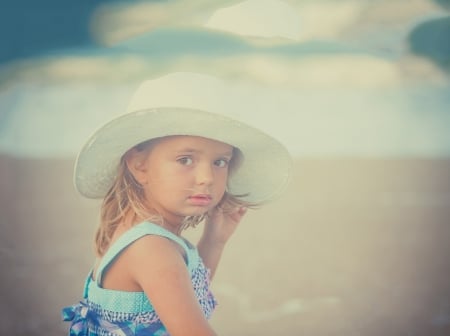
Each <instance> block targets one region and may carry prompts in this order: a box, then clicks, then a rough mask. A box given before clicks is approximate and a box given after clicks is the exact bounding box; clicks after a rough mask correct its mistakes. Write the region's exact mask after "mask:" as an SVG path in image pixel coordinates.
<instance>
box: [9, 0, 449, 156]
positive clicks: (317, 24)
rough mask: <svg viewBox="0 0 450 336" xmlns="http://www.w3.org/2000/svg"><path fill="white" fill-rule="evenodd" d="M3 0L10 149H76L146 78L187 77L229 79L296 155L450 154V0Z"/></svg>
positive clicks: (248, 112)
mask: <svg viewBox="0 0 450 336" xmlns="http://www.w3.org/2000/svg"><path fill="white" fill-rule="evenodd" d="M5 8H6V10H4V11H2V13H1V14H0V22H1V23H0V25H2V26H0V31H1V33H0V34H1V35H0V37H1V39H2V41H5V42H4V45H5V48H1V49H0V153H7V154H10V155H13V156H18V157H23V156H24V157H38V158H53V157H73V156H75V155H76V153H77V151H78V150H79V148H80V147H81V145H82V144H83V142H84V141H85V140H86V137H88V136H89V134H91V133H92V132H93V131H94V130H95V129H96V128H98V126H99V125H101V124H102V123H104V122H106V121H107V120H109V119H110V118H111V117H114V116H117V115H119V114H121V113H124V112H125V110H126V108H127V105H128V102H129V99H130V97H131V95H132V93H133V92H134V90H135V89H136V88H137V87H138V85H139V84H140V83H141V82H142V81H144V80H148V79H151V80H156V81H158V80H159V81H162V82H164V81H167V80H170V81H174V83H175V82H176V81H178V80H180V78H184V80H186V78H188V77H189V78H193V79H189V85H198V86H199V87H210V88H211V87H221V88H226V92H227V93H226V95H227V99H226V100H224V101H222V111H221V113H224V114H228V115H230V116H232V117H235V118H239V119H242V120H244V121H245V122H248V123H250V124H253V125H255V126H257V127H259V128H261V129H263V130H264V131H266V132H268V133H269V134H271V135H273V136H275V137H277V138H278V139H280V141H281V142H283V143H284V144H285V145H286V146H287V147H288V149H289V151H290V152H291V153H292V154H293V155H294V156H296V157H303V156H321V157H323V156H326V157H330V156H333V157H336V156H339V157H342V156H352V157H355V156H356V157H361V156H363V157H448V156H450V132H449V130H450V94H449V93H450V76H449V74H450V45H449V44H450V28H449V27H450V15H449V13H450V12H449V9H450V2H449V1H444V0H440V1H437V0H436V1H433V0H314V1H313V0H296V1H294V0H290V1H288V0H285V1H279V0H247V1H236V0H228V1H225V0H221V1H206V0H193V1H178V0H169V1H161V0H160V1H126V2H123V1H100V0H97V1H77V2H70V3H63V2H61V1H54V0H51V1H50V0H45V1H42V2H40V3H39V5H38V4H35V3H33V2H29V3H28V4H27V6H23V4H21V2H20V1H19V2H15V3H14V4H10V5H6V6H5ZM174 85H175V84H174ZM173 91H176V90H173ZM167 94H168V95H170V98H171V99H173V100H174V101H176V100H177V99H178V98H179V97H178V96H180V94H179V91H177V92H172V91H171V92H167ZM216 96H217V95H216ZM205 99H206V98H205ZM245 107H246V108H245Z"/></svg>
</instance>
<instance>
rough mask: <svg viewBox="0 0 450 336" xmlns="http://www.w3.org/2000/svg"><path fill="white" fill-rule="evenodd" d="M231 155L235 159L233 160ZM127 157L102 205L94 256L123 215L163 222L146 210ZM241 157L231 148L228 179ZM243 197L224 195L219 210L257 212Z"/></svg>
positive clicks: (193, 220) (194, 220) (191, 220)
mask: <svg viewBox="0 0 450 336" xmlns="http://www.w3.org/2000/svg"><path fill="white" fill-rule="evenodd" d="M151 142H152V140H149V141H146V142H143V143H140V144H138V145H136V146H135V147H134V148H137V149H138V150H139V151H141V150H144V149H145V148H147V147H148V145H149V144H150V143H151ZM234 153H236V154H237V155H236V156H235V155H234ZM126 155H127V153H125V154H124V155H123V156H122V158H121V159H120V163H119V166H118V169H117V174H116V178H115V180H114V182H113V184H112V186H111V188H110V189H109V191H108V192H107V194H106V196H105V197H104V199H103V203H102V205H101V210H100V224H99V227H98V229H97V231H96V234H95V252H96V253H97V255H98V256H102V255H104V253H105V252H106V250H107V249H108V247H109V245H110V243H111V239H112V236H113V234H114V231H115V230H116V228H117V227H118V226H119V224H120V223H121V222H122V220H123V219H124V218H125V216H126V215H129V214H132V215H134V216H135V217H137V218H142V219H144V220H146V221H150V222H154V223H157V224H162V223H163V221H164V219H163V218H162V216H161V215H160V214H158V212H157V211H155V210H153V209H148V206H147V205H146V199H145V193H144V189H143V187H142V185H141V184H140V183H139V182H138V181H136V179H135V178H134V176H133V174H132V173H131V172H130V170H129V169H128V166H127V164H126V159H125V157H126ZM241 156H242V154H241V153H240V151H239V149H237V148H233V158H232V159H231V162H230V168H229V176H230V175H231V174H232V173H233V171H234V170H235V169H237V165H238V164H237V160H238V159H237V158H238V157H241ZM244 196H246V195H232V194H231V193H229V192H228V191H225V194H224V195H223V197H222V199H221V201H220V202H219V204H218V206H219V207H220V208H221V209H222V210H223V211H224V212H225V213H226V212H229V211H232V210H233V209H235V208H236V207H247V208H256V207H257V206H258V204H256V203H250V202H246V201H244V200H242V197H244ZM152 210H153V211H152ZM207 216H208V215H207V214H203V215H198V216H188V217H186V218H185V219H184V221H183V225H182V228H181V229H182V230H184V229H187V228H189V227H195V226H197V225H198V224H199V223H200V222H202V221H203V220H204V219H205V218H207Z"/></svg>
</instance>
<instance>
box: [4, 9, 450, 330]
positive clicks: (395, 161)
mask: <svg viewBox="0 0 450 336" xmlns="http://www.w3.org/2000/svg"><path fill="white" fill-rule="evenodd" d="M449 10H450V1H448V0H408V1H407V0H284V1H278V0H248V1H236V0H220V1H205V0H192V1H180V0H166V1H164V0H155V1H113V0H111V1H103V0H93V1H72V2H64V1H56V0H42V1H39V2H32V1H28V2H23V1H17V2H14V3H13V2H10V3H3V4H2V9H1V11H0V39H1V41H2V47H1V48H0V229H1V234H0V268H1V271H0V297H1V300H0V334H1V335H43V334H45V335H64V334H65V333H66V330H67V325H66V324H64V323H63V322H61V321H60V309H61V308H62V307H63V306H66V305H70V304H73V303H75V302H77V301H78V300H79V299H80V298H81V294H82V289H83V288H82V286H83V281H84V278H85V276H86V275H87V273H88V272H89V269H90V267H91V265H92V263H93V258H94V254H93V249H92V236H93V232H94V230H95V228H96V226H97V221H98V206H99V202H97V201H92V200H86V199H83V198H82V197H81V196H79V195H78V194H77V193H76V192H75V191H74V189H73V186H72V167H73V163H74V159H75V156H76V153H77V151H78V150H79V148H80V146H81V145H82V144H83V142H84V141H85V139H86V137H87V136H88V135H89V134H91V133H92V132H93V131H94V130H95V129H96V128H97V127H98V126H99V125H100V124H101V123H103V122H104V121H106V120H108V119H110V118H111V117H113V116H116V115H119V114H121V113H123V112H124V110H125V109H126V106H127V104H128V101H129V98H130V96H131V94H132V92H133V91H134V90H135V89H136V88H137V86H138V85H139V83H140V82H141V81H143V80H145V79H155V78H160V77H162V78H166V77H167V76H169V77H170V76H172V74H173V73H177V72H191V73H192V72H193V73H198V74H203V75H208V76H211V77H212V78H216V79H218V80H220V81H223V83H225V85H226V86H228V87H231V88H234V89H236V90H237V91H239V90H240V91H241V92H244V94H243V96H242V97H245V101H246V103H248V104H249V105H248V106H253V107H256V108H249V109H246V110H241V111H239V112H237V111H236V110H233V109H230V111H229V114H230V115H231V116H234V117H239V118H241V119H243V120H244V121H247V122H250V123H251V124H253V125H255V126H257V127H259V128H262V129H264V130H265V131H266V132H268V133H270V134H272V135H273V136H275V137H277V138H278V139H279V140H280V141H281V142H283V143H284V144H285V145H286V146H287V147H288V149H289V151H290V152H291V153H292V155H293V157H294V178H293V182H292V183H291V185H290V186H289V188H288V190H287V192H286V193H285V194H284V195H283V196H282V197H281V198H280V199H278V200H277V201H275V202H273V203H272V204H270V205H267V206H266V207H264V208H262V209H260V210H257V211H251V212H250V213H249V214H248V215H247V217H246V220H245V222H244V223H242V225H241V227H240V228H239V230H238V232H237V233H236V235H235V237H233V239H232V240H231V241H230V243H229V247H228V250H226V252H225V254H224V256H223V261H222V264H221V266H220V269H219V271H218V273H217V275H216V278H215V280H214V283H213V290H214V292H215V294H216V296H217V298H218V300H219V302H220V305H219V307H218V309H217V311H216V313H215V315H214V316H213V319H212V324H213V325H214V327H215V329H216V330H217V332H218V334H220V335H243V336H247V335H248V336H251V335H281V334H282V335H310V336H319V335H320V336H322V335H336V336H338V335H346V336H353V335H355V336H356V335H358V336H359V335H364V336H366V335H367V336H372V335H373V336H376V335H405V336H413V335H417V336H419V335H427V336H434V335H450V281H449V278H450V261H449V257H450V77H449V73H450V14H449ZM225 110H226V109H225ZM198 234H199V233H198V231H189V232H186V236H187V237H189V238H190V239H192V240H194V241H195V240H196V239H197V238H198Z"/></svg>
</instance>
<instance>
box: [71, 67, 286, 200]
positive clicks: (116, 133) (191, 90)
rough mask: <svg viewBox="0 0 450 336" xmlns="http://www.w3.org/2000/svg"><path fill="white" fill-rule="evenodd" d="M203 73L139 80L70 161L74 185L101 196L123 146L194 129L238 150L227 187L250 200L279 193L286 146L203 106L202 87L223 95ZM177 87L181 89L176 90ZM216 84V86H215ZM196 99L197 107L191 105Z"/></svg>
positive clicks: (283, 182)
mask: <svg viewBox="0 0 450 336" xmlns="http://www.w3.org/2000/svg"><path fill="white" fill-rule="evenodd" d="M168 79H169V80H168ZM208 79H210V77H208V76H202V75H197V74H190V75H186V74H180V75H179V76H172V77H164V78H162V79H155V80H149V81H146V82H144V83H143V84H142V85H141V86H140V87H139V88H138V90H137V91H136V93H135V94H134V96H133V98H132V100H131V103H130V106H129V108H128V111H127V113H125V114H124V115H121V116H119V117H116V118H114V119H112V120H111V121H109V122H108V123H106V124H105V125H103V126H102V127H100V128H99V129H98V130H97V131H96V132H94V134H93V135H92V136H91V137H90V138H89V139H88V141H87V142H86V143H85V145H84V146H83V147H82V149H81V151H80V152H79V154H78V157H77V160H76V163H75V170H74V183H75V188H76V189H77V190H78V191H79V192H80V193H81V194H82V195H83V196H85V197H88V198H103V197H104V196H105V195H106V193H107V192H108V190H109V189H110V188H111V186H112V183H113V181H114V179H115V176H116V172H117V168H118V165H119V162H120V159H121V157H122V155H123V154H125V152H126V151H127V150H129V149H130V148H132V147H133V146H135V145H137V144H138V143H141V142H143V141H146V140H149V139H153V138H159V137H164V136H170V135H193V136H201V137H205V138H209V139H213V140H217V141H220V142H223V143H226V144H229V145H231V146H234V147H237V148H238V149H239V150H240V151H241V153H242V155H243V157H242V158H241V162H240V166H239V168H238V169H237V170H236V171H235V172H233V173H232V175H231V176H230V177H229V180H228V192H229V193H231V194H233V195H246V196H245V197H243V198H242V199H243V200H245V201H248V202H255V203H263V202H267V201H270V200H272V199H274V198H275V197H277V196H279V195H280V194H281V192H282V191H284V189H285V187H286V186H287V184H288V182H289V180H290V176H291V170H292V160H291V157H290V155H289V153H288V151H287V150H286V148H285V147H284V146H283V145H282V144H281V143H280V142H278V141H277V140H275V139H274V138H272V137H271V136H269V135H267V134H266V133H264V132H262V131H260V130H258V129H256V128H254V127H251V126H249V125H247V124H245V123H243V122H240V121H238V120H236V119H232V118H230V117H227V116H224V115H223V114H218V113H216V112H214V111H217V110H218V109H217V108H214V106H212V105H214V104H210V106H205V101H206V100H207V101H208V102H211V101H213V100H211V99H210V98H211V96H209V97H208V99H207V98H204V97H205V96H204V94H205V91H204V90H202V87H203V88H207V90H208V91H209V92H215V95H217V97H223V96H222V95H221V93H222V94H223V93H224V92H218V91H214V90H212V89H214V88H211V85H210V84H211V82H208ZM199 84H201V85H199ZM205 85H206V86H205ZM179 89H182V91H181V92H182V94H181V95H177V91H178V90H179ZM216 89H217V90H219V89H220V88H219V87H217V86H216ZM167 92H170V93H171V94H172V95H169V94H167ZM177 96H180V97H182V98H181V99H177ZM228 98H230V97H228ZM186 99H187V100H186ZM196 99H197V101H199V104H198V106H200V108H198V107H196V106H194V105H195V104H194V102H195V101H196ZM223 99H227V97H224V98H222V100H223ZM219 100H220V99H219ZM217 103H219V104H220V102H217Z"/></svg>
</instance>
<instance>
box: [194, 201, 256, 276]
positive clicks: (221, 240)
mask: <svg viewBox="0 0 450 336" xmlns="http://www.w3.org/2000/svg"><path fill="white" fill-rule="evenodd" d="M246 212H247V209H246V208H244V207H240V208H236V209H234V210H232V211H227V212H224V211H223V210H222V209H221V208H220V207H216V208H215V209H214V210H213V211H212V212H211V213H210V214H209V216H208V219H207V220H206V222H205V228H204V231H203V235H202V237H201V238H200V240H199V242H198V244H197V249H198V252H199V254H200V257H201V258H202V260H203V263H204V264H205V266H206V267H207V268H209V270H210V271H211V279H212V278H213V276H214V274H215V272H216V269H217V265H218V264H219V261H220V257H221V256H222V252H223V249H224V248H225V244H226V243H227V241H228V239H230V237H231V235H232V234H233V233H234V231H235V230H236V227H237V226H238V224H239V222H240V221H241V219H242V217H243V216H244V215H245V213H246Z"/></svg>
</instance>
